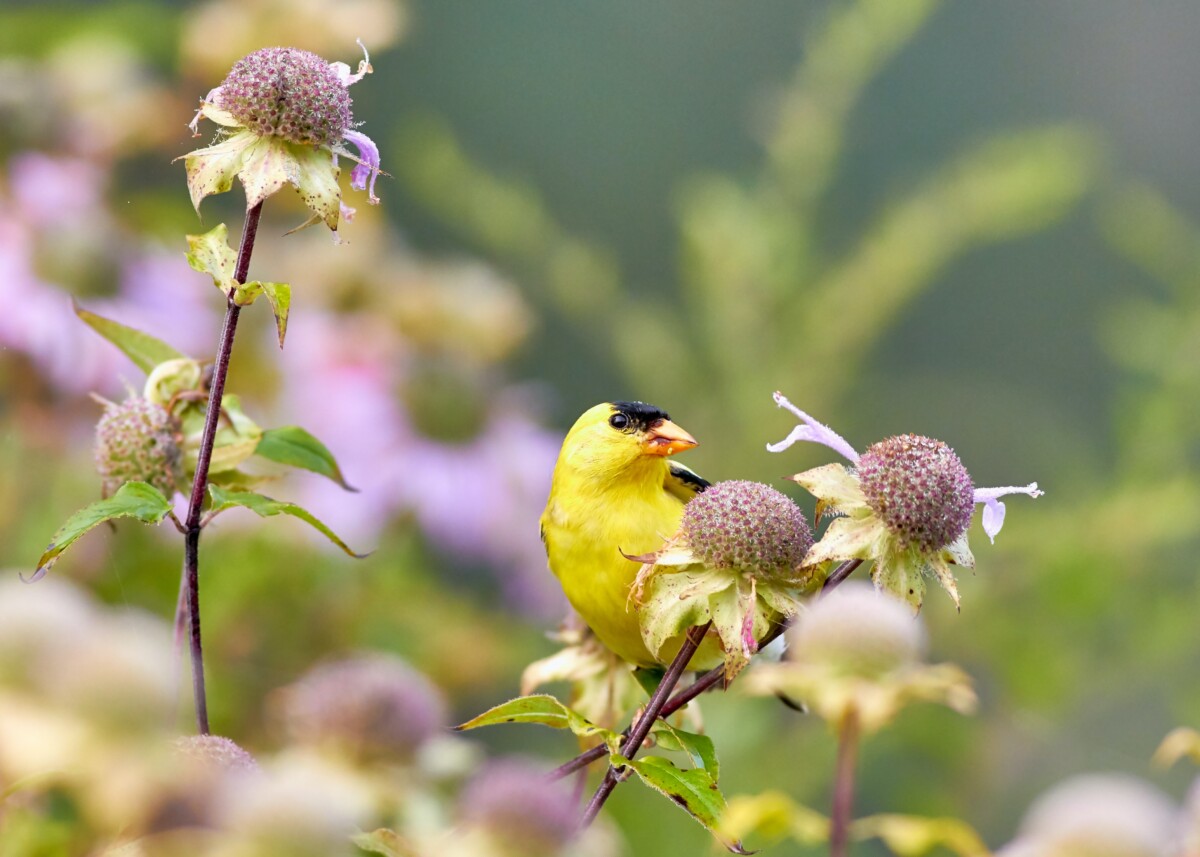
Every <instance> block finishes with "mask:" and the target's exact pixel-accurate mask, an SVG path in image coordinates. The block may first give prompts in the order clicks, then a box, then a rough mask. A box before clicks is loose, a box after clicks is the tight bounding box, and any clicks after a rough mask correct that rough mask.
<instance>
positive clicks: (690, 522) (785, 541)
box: [680, 480, 813, 580]
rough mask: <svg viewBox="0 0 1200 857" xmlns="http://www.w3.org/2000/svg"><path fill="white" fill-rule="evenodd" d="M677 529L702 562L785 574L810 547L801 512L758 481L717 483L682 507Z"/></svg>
mask: <svg viewBox="0 0 1200 857" xmlns="http://www.w3.org/2000/svg"><path fill="white" fill-rule="evenodd" d="M680 531H681V533H682V535H683V537H684V539H685V540H686V542H687V544H688V546H689V547H690V548H691V549H692V551H693V552H694V553H695V554H696V555H697V556H698V557H700V558H701V559H702V560H703V561H704V563H705V564H707V565H709V566H712V567H714V568H725V569H730V570H732V571H737V572H749V573H751V574H754V575H756V576H760V577H761V578H763V579H773V580H778V579H781V578H782V579H789V578H791V577H794V576H795V570H796V569H797V568H799V566H800V565H801V563H803V561H804V555H805V554H807V553H808V549H809V548H811V547H812V543H813V537H812V529H811V528H810V527H809V526H808V521H806V520H805V519H804V513H803V512H801V511H800V509H799V508H798V507H797V506H796V504H795V503H793V502H792V501H791V500H790V499H788V498H787V497H786V496H785V495H783V494H781V493H780V492H779V491H776V490H775V489H774V488H772V487H771V486H769V485H763V484H762V483H761V482H745V481H740V480H735V481H732V482H719V483H717V484H716V485H714V486H712V487H711V488H709V489H708V490H707V491H705V492H704V493H703V494H699V495H697V496H696V497H695V498H694V499H693V500H691V501H690V502H689V503H688V504H687V506H686V507H685V508H684V510H683V523H682V525H681V528H680Z"/></svg>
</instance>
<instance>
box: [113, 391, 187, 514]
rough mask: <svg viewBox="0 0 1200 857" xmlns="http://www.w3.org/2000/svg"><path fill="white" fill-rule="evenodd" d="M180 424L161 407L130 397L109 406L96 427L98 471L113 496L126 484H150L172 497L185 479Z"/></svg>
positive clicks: (137, 397) (145, 400) (139, 398)
mask: <svg viewBox="0 0 1200 857" xmlns="http://www.w3.org/2000/svg"><path fill="white" fill-rule="evenodd" d="M179 430H180V429H179V421H178V420H176V419H175V418H174V417H173V416H171V414H170V413H169V412H168V411H167V409H166V408H164V407H163V406H162V405H158V404H155V403H154V402H151V401H149V400H148V399H143V398H141V397H140V396H130V397H129V398H128V399H126V400H125V401H124V402H122V403H121V404H119V405H111V404H110V405H108V406H107V407H106V408H105V411H104V416H102V417H100V422H98V423H97V424H96V449H95V459H96V470H97V471H98V472H99V474H100V476H101V478H102V479H103V480H104V493H105V495H110V494H112V493H114V492H115V491H116V490H117V489H118V488H120V487H121V486H122V485H124V484H125V483H126V482H133V481H138V482H148V483H150V484H151V485H153V486H154V487H155V488H157V489H158V490H159V491H161V492H163V494H165V495H166V496H168V497H170V496H171V495H172V494H174V493H175V486H176V485H177V484H179V482H180V481H181V479H182V478H183V451H182V450H181V449H180V448H179Z"/></svg>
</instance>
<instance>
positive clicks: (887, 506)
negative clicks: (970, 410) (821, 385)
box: [767, 393, 1042, 610]
mask: <svg viewBox="0 0 1200 857" xmlns="http://www.w3.org/2000/svg"><path fill="white" fill-rule="evenodd" d="M775 402H776V403H777V404H778V405H779V406H780V407H781V408H786V409H787V410H789V411H791V412H792V413H793V414H795V415H796V416H797V417H799V418H800V421H801V424H800V425H798V426H797V427H796V428H795V429H793V430H792V432H791V434H789V435H788V436H787V437H786V438H785V439H784V440H782V441H780V442H779V443H774V444H768V445H767V449H768V450H770V451H771V452H782V451H783V450H785V449H787V448H788V447H790V446H791V445H792V444H794V443H796V442H797V441H809V442H812V443H820V444H823V445H825V446H828V447H829V448H830V449H833V450H835V451H836V452H838V453H840V454H841V455H842V456H843V457H845V458H846V459H848V460H849V462H850V466H846V465H844V464H826V465H824V466H822V467H815V468H813V469H812V470H806V471H805V472H803V473H798V474H796V475H795V476H793V477H791V478H792V480H793V481H795V482H797V483H799V484H800V485H802V486H803V487H804V488H805V489H807V490H808V491H809V492H810V493H811V494H812V495H813V496H815V497H816V498H817V514H818V515H822V514H834V515H837V516H838V517H837V518H836V519H835V520H834V521H833V522H832V523H830V525H829V528H828V529H827V530H826V531H825V535H824V536H823V537H822V538H821V540H820V541H819V542H818V543H817V544H816V545H815V546H814V547H813V549H812V550H811V551H810V552H809V555H808V560H807V563H808V564H809V565H820V564H823V563H827V562H841V561H846V560H854V559H858V560H871V561H872V562H873V566H872V568H871V579H872V580H874V582H875V585H876V587H878V588H880V589H886V590H888V591H890V592H892V593H894V594H895V595H898V596H899V597H900V598H903V599H904V600H906V601H908V603H909V604H911V605H912V606H913V607H914V608H915V609H917V610H919V609H920V608H921V603H922V601H923V600H924V597H925V578H926V577H928V576H932V577H934V578H936V579H937V581H938V582H939V583H940V584H941V585H942V587H943V588H944V589H945V590H946V591H947V592H948V593H949V594H950V597H951V598H953V599H954V603H955V605H956V606H957V605H958V603H959V599H958V586H957V584H956V582H955V579H954V573H953V572H952V571H951V570H950V566H951V565H960V566H963V567H964V568H974V567H975V557H974V555H972V553H971V548H970V545H969V544H968V543H967V531H968V530H969V529H970V525H971V516H972V513H973V511H974V508H975V506H976V505H978V504H981V503H982V504H983V506H984V510H983V529H984V532H986V533H987V535H988V538H989V539H991V540H992V541H995V538H996V534H997V533H999V532H1000V528H1001V527H1002V526H1003V525H1004V512H1005V507H1004V503H1002V502H1001V501H1000V498H1001V497H1004V496H1006V495H1008V494H1027V495H1029V496H1030V497H1040V496H1041V495H1042V491H1040V490H1039V489H1038V486H1037V483H1036V482H1032V483H1030V484H1029V485H1024V486H1020V487H1013V486H1010V487H1004V488H976V487H974V483H973V482H972V480H971V476H970V474H969V473H968V472H967V469H966V468H965V467H964V466H963V463H962V461H961V460H960V459H959V457H958V455H957V454H955V452H954V450H953V449H951V448H950V447H949V446H947V445H946V444H945V443H943V442H942V441H940V440H934V439H933V438H928V437H923V436H921V435H915V434H905V435H897V436H895V437H890V438H887V439H885V440H881V441H879V442H878V443H876V444H873V445H872V446H870V447H868V449H867V451H866V452H864V453H863V454H862V455H859V453H858V452H857V451H855V449H854V447H852V446H851V445H850V444H849V443H847V442H846V440H845V439H844V438H842V436H841V435H839V434H837V432H835V431H833V429H831V428H829V427H828V426H826V425H823V424H822V423H819V422H817V421H816V420H815V419H813V418H812V417H811V416H809V415H808V414H806V413H805V412H804V411H802V410H800V409H799V408H797V407H796V406H795V405H793V404H792V403H791V402H789V401H788V400H787V399H786V398H784V396H783V395H782V394H780V393H776V394H775Z"/></svg>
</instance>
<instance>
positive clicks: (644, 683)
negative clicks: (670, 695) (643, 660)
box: [633, 667, 667, 696]
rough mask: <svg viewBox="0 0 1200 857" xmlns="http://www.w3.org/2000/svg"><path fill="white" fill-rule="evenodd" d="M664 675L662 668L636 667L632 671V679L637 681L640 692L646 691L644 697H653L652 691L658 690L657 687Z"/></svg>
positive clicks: (664, 671)
mask: <svg viewBox="0 0 1200 857" xmlns="http://www.w3.org/2000/svg"><path fill="white" fill-rule="evenodd" d="M666 673H667V671H666V670H665V669H663V668H662V667H638V668H637V669H635V670H634V671H633V677H634V678H635V679H637V683H638V684H639V685H641V688H642V690H644V691H646V696H654V691H656V690H658V685H659V684H660V683H661V682H662V680H663V676H664V675H666Z"/></svg>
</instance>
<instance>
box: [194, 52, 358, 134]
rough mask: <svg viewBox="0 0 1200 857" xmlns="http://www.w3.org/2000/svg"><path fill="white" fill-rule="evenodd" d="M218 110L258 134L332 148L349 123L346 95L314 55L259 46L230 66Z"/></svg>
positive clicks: (327, 66)
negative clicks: (222, 109) (226, 111)
mask: <svg viewBox="0 0 1200 857" xmlns="http://www.w3.org/2000/svg"><path fill="white" fill-rule="evenodd" d="M217 103H218V105H219V106H220V107H222V108H224V109H225V110H228V111H229V112H230V113H232V114H233V117H234V118H235V119H237V120H238V121H239V122H240V123H241V124H242V125H244V126H246V127H247V128H249V129H251V130H252V131H254V132H255V133H257V134H260V135H262V136H264V137H265V136H269V135H272V134H274V135H277V136H280V137H283V138H284V139H286V140H290V141H291V142H293V143H300V144H303V145H309V146H332V145H335V144H336V143H338V142H340V141H341V139H342V136H343V133H344V132H345V131H346V129H348V128H350V127H351V125H352V122H353V120H352V117H351V115H350V92H349V91H348V90H347V89H346V86H345V85H344V84H343V83H342V81H341V80H340V79H339V78H338V74H337V72H336V71H335V70H334V69H333V67H332V66H331V65H330V64H329V63H327V62H326V61H325V60H323V59H321V58H320V57H319V56H317V55H316V54H314V53H309V52H308V51H302V50H299V49H297V48H263V49H262V50H258V51H255V52H254V53H252V54H249V55H248V56H244V57H242V58H241V59H240V60H238V61H237V62H236V63H234V66H233V69H232V70H231V71H230V72H229V76H228V77H226V78H225V82H224V83H222V84H221V87H220V94H219V96H218V97H217Z"/></svg>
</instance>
